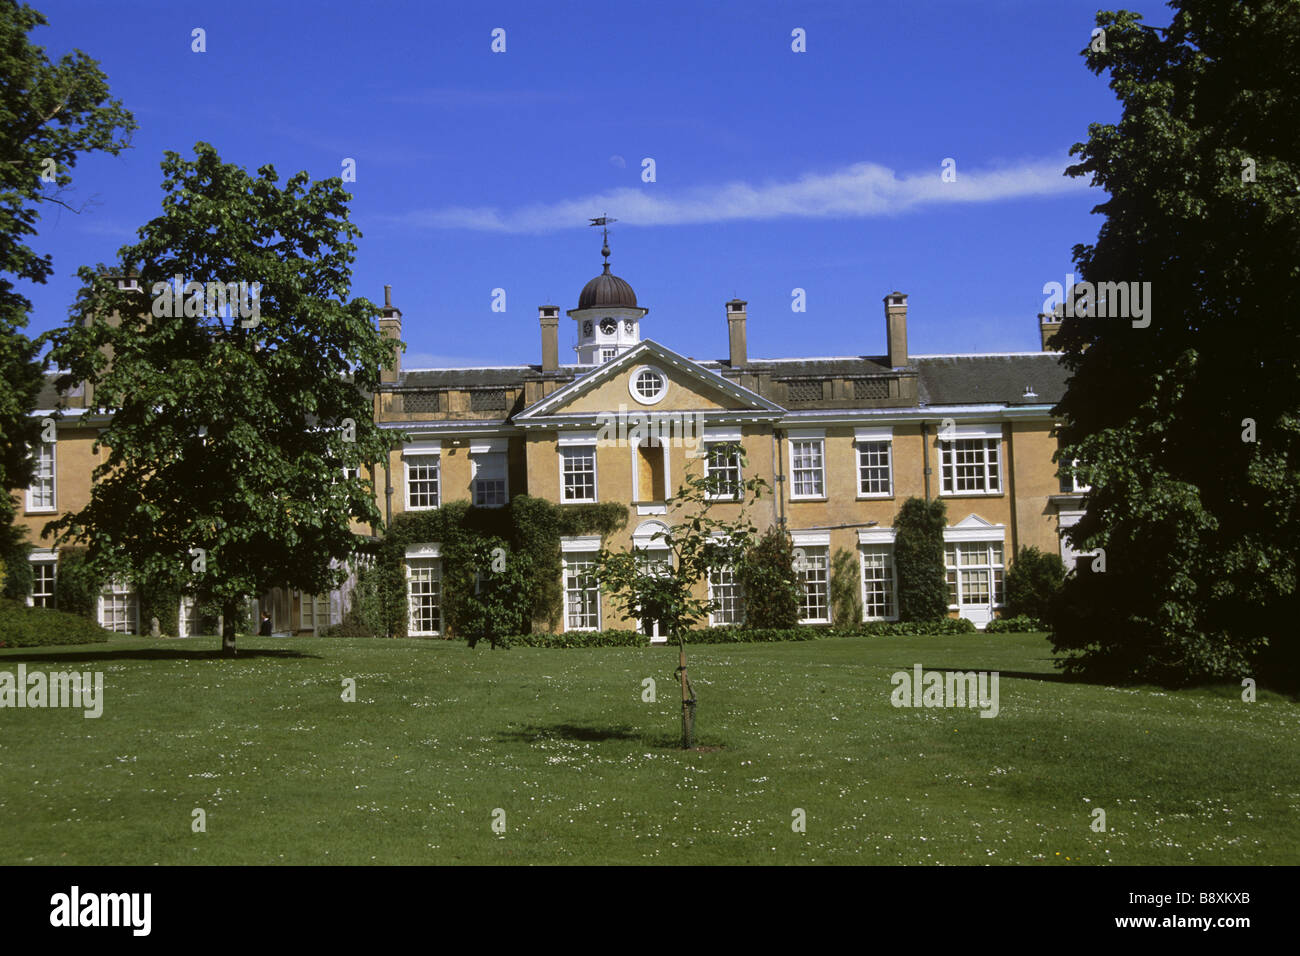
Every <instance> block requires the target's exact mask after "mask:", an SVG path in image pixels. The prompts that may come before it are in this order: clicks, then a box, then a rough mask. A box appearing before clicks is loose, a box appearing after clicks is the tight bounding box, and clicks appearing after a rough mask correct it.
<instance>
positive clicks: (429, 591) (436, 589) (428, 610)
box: [406, 556, 442, 637]
mask: <svg viewBox="0 0 1300 956" xmlns="http://www.w3.org/2000/svg"><path fill="white" fill-rule="evenodd" d="M406 603H407V610H408V612H409V617H408V623H407V628H406V631H407V633H408V634H410V635H412V636H414V637H437V636H438V635H439V634H441V633H442V559H441V558H433V557H410V556H408V557H407V559H406Z"/></svg>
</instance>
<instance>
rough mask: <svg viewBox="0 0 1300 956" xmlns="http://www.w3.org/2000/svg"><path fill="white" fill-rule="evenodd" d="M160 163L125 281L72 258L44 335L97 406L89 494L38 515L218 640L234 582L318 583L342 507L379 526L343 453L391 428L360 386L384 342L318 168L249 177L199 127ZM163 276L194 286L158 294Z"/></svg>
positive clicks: (258, 586) (341, 528) (385, 348)
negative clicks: (76, 271) (68, 508)
mask: <svg viewBox="0 0 1300 956" xmlns="http://www.w3.org/2000/svg"><path fill="white" fill-rule="evenodd" d="M163 170H164V172H165V174H166V178H165V181H164V183H163V189H164V191H165V193H166V196H165V198H164V200H163V214H162V215H161V216H159V217H157V218H156V219H153V220H152V221H150V222H148V223H146V224H145V225H144V226H143V227H142V228H141V230H140V237H141V238H140V241H139V242H137V243H136V244H134V245H131V246H127V247H125V248H123V249H122V250H121V251H120V253H119V256H120V267H119V269H118V272H119V273H125V272H127V271H129V270H130V269H131V267H132V266H133V265H134V268H135V269H136V270H137V272H138V274H137V275H136V276H135V278H136V279H137V281H138V283H139V286H140V291H132V290H131V289H130V288H129V285H130V283H127V282H120V281H116V280H115V279H114V278H113V277H112V276H109V275H106V274H105V273H103V272H96V271H95V270H91V269H89V268H83V269H82V270H81V276H82V279H83V280H84V282H85V287H84V289H83V292H82V294H81V296H80V299H79V301H78V303H77V307H76V308H75V309H74V314H73V319H72V321H71V322H70V324H69V325H68V327H66V328H64V329H62V330H60V331H59V333H58V334H57V335H56V336H55V337H54V338H55V347H54V348H53V350H52V352H51V355H52V357H53V358H54V359H55V360H56V361H57V362H59V363H60V365H61V366H62V367H64V368H66V369H68V370H70V375H69V376H68V379H69V381H81V380H84V381H86V382H88V383H90V385H91V386H92V387H93V389H94V396H95V399H94V402H95V404H96V405H98V406H102V407H105V408H107V409H108V410H110V411H111V412H112V417H111V419H110V420H109V421H108V422H107V424H106V425H105V427H104V429H103V432H102V434H101V443H102V444H103V445H105V446H107V448H108V449H109V454H108V457H107V460H106V461H105V463H104V464H103V465H101V466H99V467H98V468H97V469H96V472H95V485H94V490H93V493H92V497H91V500H90V503H89V504H88V505H87V506H86V507H85V508H84V509H82V510H81V511H80V512H75V513H70V514H68V515H65V516H64V517H63V518H61V519H60V520H59V521H57V522H53V523H52V524H51V527H53V528H55V529H57V530H58V532H59V534H60V536H61V537H66V538H71V539H73V540H85V541H86V542H87V544H88V546H89V560H90V561H91V563H92V564H93V565H94V566H95V567H96V568H97V569H99V570H101V571H103V572H105V573H110V572H113V573H123V574H127V575H130V576H132V577H134V578H135V579H136V580H148V581H150V582H152V583H153V585H154V586H155V587H159V586H162V585H165V584H170V585H171V586H173V587H175V588H177V589H179V590H181V591H184V592H186V593H193V594H195V595H196V596H197V597H198V598H199V599H200V600H201V601H203V602H204V603H208V602H211V601H214V600H215V601H216V602H217V603H218V604H219V606H221V607H222V609H223V613H224V615H225V626H224V631H225V633H224V634H223V642H222V646H223V649H224V650H225V651H226V652H227V653H231V654H233V653H234V647H235V620H236V617H237V613H238V611H239V609H240V606H241V604H242V601H243V599H244V597H245V596H246V595H253V594H260V593H262V592H264V591H265V590H266V589H268V588H270V587H272V586H274V585H286V586H288V587H291V588H296V589H300V590H302V591H305V592H307V593H309V594H319V593H321V592H322V591H324V590H326V589H328V588H329V587H330V586H332V585H334V584H336V583H337V582H338V581H339V580H340V579H341V577H342V576H343V573H344V572H343V570H342V568H341V567H340V565H339V563H340V562H342V561H344V560H346V559H348V558H349V557H351V556H352V555H353V554H354V553H355V549H356V545H357V541H356V536H355V535H354V534H353V532H352V530H351V528H350V523H351V522H352V521H353V520H359V521H362V522H365V523H367V524H372V525H376V524H379V522H380V520H381V516H380V514H379V510H378V507H377V505H376V503H375V496H374V489H373V487H372V483H371V481H370V480H369V479H367V478H365V477H361V476H355V475H352V474H351V473H350V474H349V477H346V478H345V476H344V472H343V469H344V468H345V467H347V468H350V469H351V468H357V467H358V466H362V465H366V464H368V463H371V462H377V461H386V460H387V453H388V450H389V448H390V445H391V443H392V442H393V441H394V440H395V439H394V437H393V436H392V435H391V433H387V434H386V433H383V432H381V431H380V430H379V428H378V426H377V425H376V424H375V422H374V416H373V411H372V408H371V399H370V397H369V393H370V392H372V391H373V390H374V389H375V388H376V387H377V386H378V384H379V372H380V367H381V366H382V365H383V364H386V363H389V362H391V361H392V360H393V343H392V342H390V341H387V340H385V339H383V338H381V336H380V333H379V331H378V329H377V328H376V326H375V321H374V320H375V317H376V316H377V315H378V312H379V310H378V308H377V307H376V306H375V305H374V304H373V303H371V302H369V301H367V300H365V299H349V298H348V295H349V289H350V281H351V268H350V265H351V263H352V261H353V258H354V255H353V254H354V251H355V248H356V247H355V245H354V244H353V243H352V241H351V240H352V238H353V237H354V236H357V235H359V232H358V230H357V228H356V226H355V225H353V224H352V223H351V222H350V221H349V219H348V211H347V201H348V199H349V198H350V196H349V194H348V193H347V192H346V191H345V190H344V189H343V185H342V182H341V181H340V180H339V179H338V178H337V177H335V178H333V179H326V180H323V181H320V182H316V183H311V182H310V181H309V179H308V176H307V174H306V173H297V174H296V175H294V176H292V177H290V178H289V180H288V181H287V182H286V183H285V184H284V185H283V186H281V185H280V184H279V180H278V177H277V176H276V172H275V170H274V169H273V168H272V167H270V166H263V167H262V168H260V169H259V170H258V171H257V174H256V175H255V176H254V175H249V174H248V173H247V172H246V171H245V170H244V169H242V168H240V167H238V166H235V165H230V164H226V163H223V162H222V161H221V159H220V157H218V155H217V152H216V150H214V149H213V148H212V147H211V146H209V145H207V144H205V143H199V144H198V145H197V146H196V147H195V158H194V159H193V160H186V159H184V158H182V157H181V156H179V155H177V154H175V153H168V154H167V158H166V160H165V161H164V163H163ZM174 276H179V277H180V284H181V285H182V287H185V286H189V284H190V283H198V285H194V286H192V287H191V289H192V291H186V292H185V294H184V295H183V296H176V295H175V294H174V289H173V288H172V287H171V283H172V279H173V277H174ZM209 283H211V284H212V285H208V284H209ZM226 283H233V284H234V285H232V286H229V287H228V289H229V291H228V292H227V304H226V305H225V306H222V305H221V304H220V302H219V300H218V298H217V296H216V294H215V293H216V291H218V289H217V287H218V285H219V284H226ZM241 283H242V284H244V285H242V286H241V285H240V284H241ZM259 287H260V292H258V293H257V303H256V304H257V308H256V309H254V307H253V294H252V293H253V290H255V289H258V288H259ZM245 288H246V289H247V293H245V292H243V291H240V290H241V289H245ZM231 293H234V298H235V299H236V300H237V301H238V307H239V312H238V314H236V313H235V311H234V310H233V309H232V308H231V307H230V305H229V304H228V303H229V298H230V295H231ZM246 310H247V312H248V313H249V314H245V311H246ZM119 319H120V320H119ZM109 354H111V356H112V360H111V362H110V361H109V360H108V357H107V356H108V355H109Z"/></svg>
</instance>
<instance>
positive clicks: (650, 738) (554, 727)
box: [497, 723, 682, 750]
mask: <svg viewBox="0 0 1300 956" xmlns="http://www.w3.org/2000/svg"><path fill="white" fill-rule="evenodd" d="M497 740H499V741H501V742H502V743H525V744H533V743H540V742H542V741H546V740H571V741H575V742H579V743H605V742H607V741H611V740H620V741H631V742H633V743H638V744H642V745H643V746H646V747H653V748H655V749H661V748H667V749H670V750H680V749H681V743H682V739H681V736H680V735H678V736H673V735H672V734H671V733H655V732H653V731H644V730H638V729H636V728H635V727H632V726H630V725H628V724H616V725H612V726H604V727H600V726H590V725H582V724H569V723H563V724H550V725H548V726H542V725H540V724H526V725H524V726H522V727H512V728H511V729H509V730H502V731H498V732H497Z"/></svg>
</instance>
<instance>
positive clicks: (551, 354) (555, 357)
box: [537, 305, 560, 372]
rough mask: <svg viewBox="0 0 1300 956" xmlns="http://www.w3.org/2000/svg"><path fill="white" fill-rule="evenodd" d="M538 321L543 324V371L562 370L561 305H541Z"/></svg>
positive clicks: (538, 311) (538, 308) (538, 310)
mask: <svg viewBox="0 0 1300 956" xmlns="http://www.w3.org/2000/svg"><path fill="white" fill-rule="evenodd" d="M537 321H538V322H539V323H541V326H542V371H543V372H558V371H559V370H560V307H559V306H558V305H539V306H538V307H537Z"/></svg>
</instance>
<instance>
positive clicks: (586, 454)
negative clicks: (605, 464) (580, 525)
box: [560, 446, 596, 501]
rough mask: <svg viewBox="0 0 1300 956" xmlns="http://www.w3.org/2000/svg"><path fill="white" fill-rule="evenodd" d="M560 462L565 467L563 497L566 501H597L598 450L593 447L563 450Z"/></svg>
mask: <svg viewBox="0 0 1300 956" xmlns="http://www.w3.org/2000/svg"><path fill="white" fill-rule="evenodd" d="M560 460H561V462H562V463H563V467H564V487H563V488H562V489H561V492H560V493H561V495H562V496H563V499H564V500H565V501H595V500H596V449H595V448H594V447H592V446H583V447H580V448H561V449H560Z"/></svg>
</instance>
